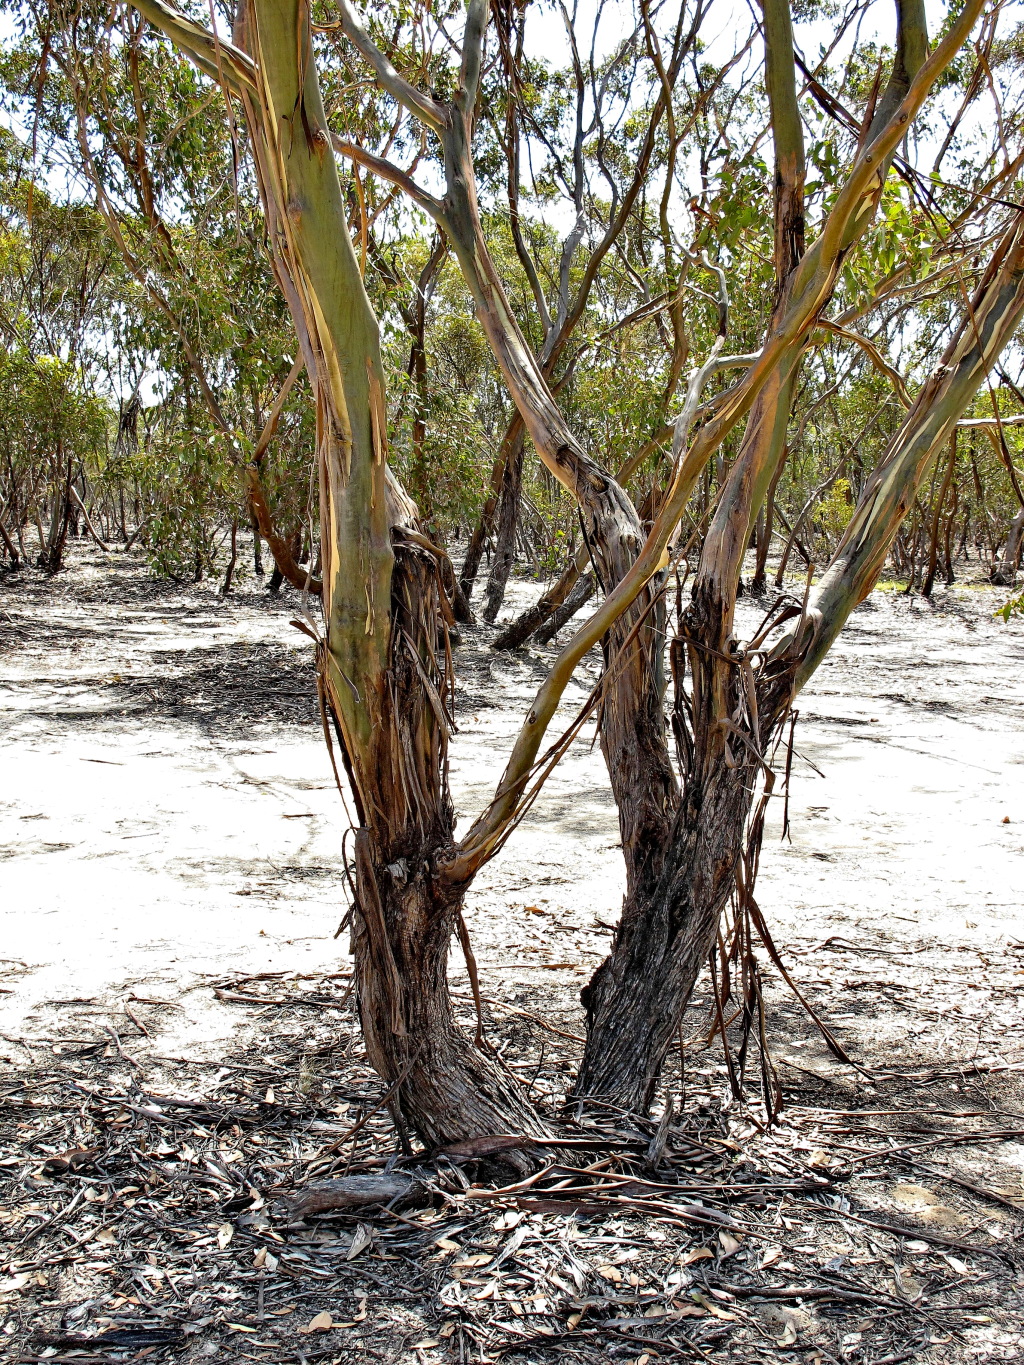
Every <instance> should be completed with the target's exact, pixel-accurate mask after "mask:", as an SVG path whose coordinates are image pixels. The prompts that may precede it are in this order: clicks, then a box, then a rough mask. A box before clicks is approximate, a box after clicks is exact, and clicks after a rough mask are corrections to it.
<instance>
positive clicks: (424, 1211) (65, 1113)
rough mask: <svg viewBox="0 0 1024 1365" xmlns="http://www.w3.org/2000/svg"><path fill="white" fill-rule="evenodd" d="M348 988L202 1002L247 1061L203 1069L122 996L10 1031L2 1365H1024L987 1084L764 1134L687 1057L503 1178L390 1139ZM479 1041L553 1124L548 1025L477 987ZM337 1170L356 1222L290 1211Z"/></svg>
mask: <svg viewBox="0 0 1024 1365" xmlns="http://www.w3.org/2000/svg"><path fill="white" fill-rule="evenodd" d="M349 984H350V983H349V981H348V980H347V979H346V978H345V977H344V976H343V975H340V974H335V975H332V976H321V975H313V976H302V975H297V974H291V975H285V974H279V975H274V976H263V977H246V978H234V979H231V980H222V981H219V982H216V983H213V985H212V989H214V990H215V991H216V992H217V995H218V997H219V998H220V999H221V1000H222V1001H224V1002H225V1003H227V1004H230V1005H232V1006H235V1007H238V1008H240V1009H242V1010H244V1011H246V1012H247V1014H248V1015H249V1016H250V1017H249V1022H248V1027H247V1036H248V1038H249V1042H248V1044H247V1046H246V1047H245V1048H244V1050H239V1051H235V1052H231V1053H230V1054H228V1055H225V1056H224V1057H223V1058H217V1059H214V1060H200V1059H196V1058H192V1059H185V1058H176V1057H173V1058H172V1057H164V1056H162V1055H161V1054H160V1051H159V1042H158V1034H159V1028H160V1018H161V1011H162V1010H163V1008H164V1004H163V1002H157V1001H148V1000H145V999H139V998H137V997H136V998H134V999H131V1000H128V1001H125V1002H124V1004H123V1007H122V1009H123V1013H122V1014H121V1015H120V1017H117V1018H115V1017H114V1016H112V1015H110V1016H108V1017H107V1018H106V1019H104V1020H102V1021H100V1020H98V1019H97V1017H96V1016H95V1015H92V1016H89V1027H91V1028H93V1029H95V1028H96V1027H97V1024H98V1025H99V1032H98V1033H95V1032H94V1033H93V1035H92V1036H90V1037H79V1038H73V1037H65V1036H63V1035H62V1036H61V1037H59V1038H54V1039H49V1040H43V1039H39V1038H32V1039H27V1038H26V1039H21V1040H16V1039H9V1040H8V1041H9V1042H10V1043H11V1044H12V1045H14V1046H15V1047H16V1048H17V1049H18V1051H19V1060H18V1061H17V1062H16V1063H14V1064H13V1065H12V1068H11V1070H10V1071H9V1074H8V1075H7V1077H6V1079H5V1081H4V1082H3V1086H2V1095H0V1099H2V1139H3V1149H2V1157H0V1174H2V1176H3V1183H4V1187H5V1188H4V1193H3V1200H2V1211H0V1232H2V1238H3V1247H4V1250H3V1262H2V1264H0V1310H2V1318H3V1327H2V1331H3V1333H4V1334H5V1336H6V1340H7V1348H6V1349H7V1351H8V1353H9V1354H8V1357H7V1358H9V1359H11V1360H12V1361H19V1362H20V1361H24V1362H29V1361H33V1362H34V1361H37V1360H54V1361H65V1360H66V1361H69V1362H70V1361H77V1362H92V1361H96V1362H100V1361H135V1360H142V1359H145V1360H152V1361H182V1362H193V1361H203V1360H206V1359H210V1358H214V1357H215V1358H216V1359H217V1360H218V1361H234V1360H238V1361H241V1360H257V1361H265V1362H269V1365H278V1362H284V1361H291V1360H295V1361H299V1362H303V1361H305V1362H310V1363H311V1362H314V1361H317V1362H320V1361H323V1362H331V1361H337V1362H347V1361H357V1360H359V1361H361V1360H366V1359H370V1360H381V1361H387V1362H396V1363H397V1362H405V1361H408V1362H410V1365H441V1362H463V1361H465V1362H469V1361H474V1362H475V1361H483V1362H486V1361H497V1360H502V1359H507V1360H515V1361H523V1362H533V1361H536V1362H541V1361H547V1360H553V1359H567V1360H577V1361H581V1362H594V1363H595V1365H596V1363H597V1362H602V1361H606V1360H619V1359H621V1360H623V1361H626V1362H629V1365H636V1363H637V1362H640V1361H643V1362H644V1365H648V1362H656V1361H661V1360H672V1359H677V1358H684V1359H689V1360H696V1359H704V1360H707V1359H713V1360H717V1361H725V1360H727V1359H728V1360H740V1361H755V1360H770V1361H779V1360H781V1361H785V1360H791V1361H793V1362H796V1361H798V1360H801V1361H808V1362H810V1365H822V1362H825V1361H828V1362H844V1361H850V1362H855V1365H861V1362H864V1363H865V1365H867V1363H868V1362H870V1365H896V1362H897V1361H903V1360H909V1359H911V1358H917V1357H919V1356H920V1357H921V1358H923V1359H927V1360H929V1361H937V1362H941V1361H946V1360H949V1361H952V1360H968V1359H970V1360H986V1359H992V1360H1009V1359H1014V1358H1017V1357H1018V1356H1019V1353H1020V1349H1021V1344H1022V1341H1021V1334H1020V1321H1021V1315H1020V1308H1021V1286H1022V1280H1021V1255H1020V1251H1019V1242H1018V1238H1019V1235H1020V1231H1021V1229H1022V1226H1024V1222H1022V1220H1024V1212H1022V1211H1021V1210H1022V1205H1024V1198H1022V1195H1024V1190H1022V1187H1021V1185H1020V1184H1019V1183H1018V1184H1017V1185H1016V1186H1011V1185H1009V1184H1006V1183H1004V1184H1002V1185H998V1184H997V1183H996V1182H995V1181H994V1179H993V1172H994V1171H995V1170H996V1164H995V1162H994V1161H992V1160H991V1156H992V1154H993V1153H995V1152H997V1151H999V1150H1001V1148H1002V1146H1003V1145H1005V1144H1017V1143H1020V1142H1021V1141H1022V1139H1024V1116H1022V1115H1020V1114H1017V1113H1014V1112H1009V1111H1008V1112H1002V1111H1000V1110H999V1109H998V1108H997V1107H996V1104H995V1102H994V1101H993V1100H992V1099H988V1100H987V1102H985V1103H979V1102H977V1097H978V1096H979V1095H981V1093H982V1087H983V1086H984V1085H985V1084H991V1083H992V1079H990V1078H987V1077H986V1076H984V1075H980V1074H979V1073H981V1072H983V1071H984V1068H979V1067H977V1066H975V1067H974V1078H973V1079H972V1080H971V1084H972V1085H973V1086H974V1089H973V1090H971V1091H970V1094H971V1096H972V1099H971V1100H967V1099H966V1097H965V1096H964V1095H962V1094H953V1095H952V1096H951V1097H950V1096H947V1094H946V1092H945V1091H943V1089H942V1073H939V1072H932V1073H927V1072H922V1071H920V1070H919V1071H918V1072H916V1073H914V1074H912V1075H909V1076H899V1075H897V1074H896V1073H889V1074H888V1075H886V1076H884V1077H883V1076H876V1077H875V1078H874V1084H873V1085H872V1086H871V1087H870V1092H871V1093H870V1094H869V1093H868V1089H867V1088H866V1087H865V1088H862V1089H861V1090H859V1091H856V1092H855V1093H854V1094H853V1095H852V1096H851V1095H850V1094H849V1093H848V1090H849V1087H848V1090H847V1092H842V1091H840V1092H836V1091H833V1092H832V1094H831V1095H827V1094H822V1093H821V1092H822V1085H823V1083H822V1082H821V1080H820V1079H819V1078H805V1081H804V1082H801V1081H798V1084H797V1087H796V1088H794V1087H792V1086H790V1087H789V1088H788V1100H789V1103H788V1106H787V1108H786V1110H785V1111H784V1113H783V1115H782V1117H781V1119H780V1121H779V1122H778V1123H777V1124H776V1125H775V1126H774V1127H772V1128H771V1129H769V1130H768V1131H762V1130H761V1129H759V1126H758V1122H757V1118H758V1114H757V1109H756V1106H755V1107H753V1108H743V1107H741V1106H739V1105H737V1104H736V1103H729V1102H728V1101H727V1098H726V1096H724V1095H723V1093H722V1088H721V1075H720V1072H721V1071H722V1070H724V1068H721V1067H718V1066H717V1065H710V1066H702V1067H700V1068H692V1074H691V1078H690V1080H689V1081H688V1083H687V1086H686V1091H685V1095H684V1098H683V1102H682V1103H681V1104H680V1103H679V1102H678V1100H677V1101H676V1105H675V1108H674V1109H671V1110H670V1111H669V1113H668V1115H667V1116H666V1115H662V1118H661V1120H660V1121H659V1120H657V1119H654V1120H651V1121H650V1122H648V1121H638V1120H637V1119H635V1118H630V1117H629V1116H625V1115H617V1114H614V1113H611V1112H609V1111H604V1112H590V1113H578V1112H577V1111H576V1110H575V1109H574V1110H573V1111H571V1112H570V1113H569V1114H568V1115H564V1114H563V1120H567V1121H563V1123H562V1126H561V1131H562V1132H563V1133H564V1134H565V1137H564V1138H563V1139H562V1140H561V1141H560V1143H559V1144H557V1145H555V1146H552V1147H550V1148H547V1149H545V1151H544V1153H543V1154H542V1158H543V1159H542V1161H541V1163H540V1165H539V1166H538V1167H537V1168H536V1169H535V1170H534V1172H533V1173H532V1174H531V1175H530V1176H528V1177H526V1178H525V1179H524V1178H516V1179H510V1173H509V1171H508V1168H507V1167H502V1166H501V1165H500V1164H499V1163H500V1157H501V1147H502V1144H501V1143H500V1142H495V1141H494V1140H491V1141H490V1142H487V1141H477V1142H472V1141H471V1142H469V1143H466V1144H461V1146H460V1147H458V1148H454V1149H448V1151H447V1152H443V1153H433V1154H430V1153H424V1152H407V1151H403V1148H402V1144H401V1142H400V1140H399V1139H398V1136H397V1135H396V1133H395V1130H394V1127H393V1124H392V1122H391V1118H390V1116H389V1113H388V1110H387V1106H386V1104H384V1103H382V1100H383V1094H382V1088H381V1086H380V1083H379V1080H378V1079H377V1078H376V1077H375V1076H374V1075H373V1073H372V1072H371V1071H370V1070H369V1068H368V1067H367V1065H366V1062H365V1058H364V1057H363V1056H362V1055H361V1045H360V1044H359V1041H358V1033H357V1031H356V1029H355V1025H354V1021H353V1019H352V1014H351V998H350V993H349ZM467 1009H468V1005H467ZM466 1022H467V1024H469V1023H470V1022H471V1021H470V1020H468V1019H467V1020H466ZM486 1022H487V1027H488V1032H489V1035H490V1036H491V1038H492V1040H493V1041H494V1042H495V1044H496V1045H497V1046H498V1047H499V1050H501V1051H502V1052H503V1053H504V1055H505V1056H506V1060H507V1061H508V1062H509V1063H510V1064H512V1065H513V1066H515V1067H516V1068H517V1069H519V1068H521V1069H522V1070H521V1074H524V1075H525V1076H526V1077H527V1079H528V1080H532V1082H533V1083H534V1085H535V1087H536V1090H537V1092H538V1093H541V1094H542V1095H545V1096H546V1103H547V1104H548V1105H549V1107H550V1110H551V1113H552V1116H553V1117H554V1116H555V1115H556V1114H557V1113H559V1112H560V1111H559V1108H558V1106H559V1104H560V1101H561V1096H562V1092H563V1091H564V1086H565V1077H566V1071H567V1068H568V1065H569V1062H570V1060H571V1057H572V1055H573V1054H572V1051H571V1044H570V1043H569V1042H568V1041H567V1040H566V1037H565V1032H564V1030H563V1031H554V1030H553V1028H552V1026H550V1025H549V1026H548V1027H543V1026H542V1024H541V1022H540V1021H539V1020H538V1021H532V1022H531V1020H530V1018H529V1016H528V1012H524V1011H522V1010H521V1009H518V1007H516V1006H515V1005H513V1004H511V1003H508V1002H502V1001H500V1000H498V999H494V1001H493V1004H492V1005H491V1007H490V1008H489V1009H488V1010H487V1018H486ZM69 1024H70V1021H69ZM70 1027H75V1025H70ZM80 1031H82V1032H84V1031H85V1030H84V1028H83V1029H81V1030H80ZM129 1036H130V1041H129V1040H128V1038H129ZM513 1039H514V1040H515V1041H514V1042H513V1041H512V1040H513ZM705 1060H712V1061H713V1060H714V1053H708V1054H707V1056H706V1058H705ZM702 1073H703V1074H702ZM969 1075H970V1068H968V1069H967V1071H965V1072H962V1073H961V1076H960V1079H961V1080H962V1081H963V1080H965V1079H967V1078H968V1076H969ZM801 1084H804V1089H803V1090H802V1091H801V1089H800V1085H801ZM826 1088H827V1087H826ZM801 1100H803V1101H804V1102H803V1103H801V1102H799V1101H801ZM837 1100H838V1101H841V1102H837ZM504 1145H505V1146H506V1147H508V1146H510V1145H514V1144H512V1143H506V1144H504ZM999 1169H1002V1170H1006V1169H1009V1167H1007V1166H1006V1165H1005V1164H1003V1165H1001V1166H1000V1167H999ZM354 1176H361V1177H364V1178H365V1180H364V1188H365V1185H366V1184H369V1186H370V1187H372V1188H374V1189H378V1190H379V1193H378V1195H377V1198H376V1202H371V1203H364V1204H361V1205H359V1206H351V1207H347V1208H345V1209H340V1210H333V1211H326V1212H320V1213H313V1212H306V1213H305V1214H304V1213H303V1207H304V1206H306V1207H309V1206H310V1204H311V1197H312V1196H314V1195H315V1192H316V1191H317V1190H318V1189H326V1190H328V1191H329V1190H330V1189H332V1188H336V1187H332V1185H331V1182H332V1181H333V1182H337V1181H339V1180H340V1181H342V1182H345V1181H351V1178H352V1177H354ZM396 1190H397V1191H398V1195H397V1196H396V1195H395V1191H396ZM403 1192H404V1193H403ZM312 1202H314V1203H315V1202H316V1201H315V1199H312ZM329 1202H330V1199H329V1198H328V1200H327V1203H328V1204H329Z"/></svg>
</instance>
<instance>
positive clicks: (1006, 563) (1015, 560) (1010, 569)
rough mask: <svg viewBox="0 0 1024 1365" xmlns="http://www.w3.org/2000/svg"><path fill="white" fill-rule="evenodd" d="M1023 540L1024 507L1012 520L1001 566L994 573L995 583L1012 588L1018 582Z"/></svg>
mask: <svg viewBox="0 0 1024 1365" xmlns="http://www.w3.org/2000/svg"><path fill="white" fill-rule="evenodd" d="M1022 542H1024V507H1022V508H1021V509H1020V511H1019V512H1018V513H1017V515H1016V516H1015V517H1014V519H1013V520H1012V521H1011V522H1010V530H1009V532H1008V534H1007V537H1006V544H1005V545H1004V546H1003V557H1002V559H1001V560H1000V562H999V567H998V568H997V569H996V570H995V572H994V573H993V575H992V582H993V583H997V584H999V585H1001V586H1002V587H1007V588H1012V587H1013V585H1014V583H1016V581H1017V569H1018V568H1019V566H1020V555H1021V546H1022Z"/></svg>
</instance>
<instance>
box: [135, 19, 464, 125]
mask: <svg viewBox="0 0 1024 1365" xmlns="http://www.w3.org/2000/svg"><path fill="white" fill-rule="evenodd" d="M152 2H153V0H146V3H152ZM338 8H339V10H340V11H341V27H342V29H343V31H344V33H345V36H346V38H348V40H349V41H350V42H351V43H352V44H353V46H354V47H356V48H357V49H358V51H359V52H360V54H361V55H362V56H363V57H364V58H365V59H366V60H367V61H368V62H369V63H370V65H371V66H372V67H373V70H374V74H375V75H376V77H377V80H378V81H379V82H380V85H381V87H382V88H383V89H384V90H386V91H387V92H388V94H389V95H391V96H392V98H393V99H396V100H397V101H398V103H399V104H400V105H402V107H403V108H404V109H408V111H409V113H410V114H412V115H413V116H414V117H415V118H418V119H419V120H420V122H421V123H425V124H426V125H427V127H428V128H432V129H433V130H434V132H435V133H440V132H441V131H442V129H444V128H445V127H446V126H447V124H448V114H447V112H446V111H445V109H444V107H443V106H442V105H440V104H438V103H437V101H436V100H433V99H431V98H430V96H429V95H424V94H423V92H422V91H420V90H417V89H416V87H415V86H414V85H411V84H410V83H409V81H407V80H406V79H405V77H404V76H401V75H399V73H398V72H397V71H396V70H395V68H394V66H393V65H392V64H391V62H390V61H388V59H387V57H385V55H384V53H383V52H381V50H380V48H379V47H378V46H377V44H376V43H375V42H374V41H373V39H372V38H371V37H370V35H369V34H368V33H367V31H366V29H365V28H363V26H362V24H361V23H360V22H359V20H358V19H357V18H356V13H355V10H354V9H353V8H352V6H351V5H350V4H349V3H348V0H338Z"/></svg>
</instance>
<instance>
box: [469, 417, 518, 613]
mask: <svg viewBox="0 0 1024 1365" xmlns="http://www.w3.org/2000/svg"><path fill="white" fill-rule="evenodd" d="M517 440H518V441H519V442H520V443H521V442H522V440H523V419H522V418H521V417H520V415H519V413H518V412H516V414H515V415H514V416H513V418H512V420H511V422H510V423H509V425H508V429H507V430H506V432H505V435H504V437H503V439H502V442H501V448H500V449H499V451H498V456H497V459H496V460H495V461H494V464H493V466H492V468H491V481H490V485H489V487H488V491H487V497H486V499H485V500H484V505H483V507H482V509H481V511H480V518H479V520H478V521H477V524H476V526H475V527H474V528H473V534H472V535H471V536H470V538H469V544H468V545H467V547H466V554H465V557H464V558H463V561H462V570H461V572H460V574H459V583H460V584H461V586H462V592H463V595H464V597H465V599H466V601H467V602H469V601H471V599H472V597H473V587H474V585H475V583H476V576H477V574H478V573H479V572H480V561H481V560H482V559H483V557H484V551H485V550H486V548H487V542H488V541H489V540H490V538H491V533H492V532H493V530H494V517H495V514H496V513H497V510H498V499H499V498H500V496H501V486H502V482H503V480H504V478H505V465H506V464H507V462H508V458H509V452H510V451H511V450H512V448H513V446H514V445H515V443H516V441H517Z"/></svg>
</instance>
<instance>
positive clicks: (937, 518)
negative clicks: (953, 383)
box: [921, 433, 956, 597]
mask: <svg viewBox="0 0 1024 1365" xmlns="http://www.w3.org/2000/svg"><path fill="white" fill-rule="evenodd" d="M955 467H956V434H955V433H954V435H953V440H952V442H951V444H950V448H949V461H948V462H947V464H946V474H945V478H944V479H943V480H942V487H941V488H940V489H939V496H938V497H937V498H936V500H935V511H934V513H933V514H932V524H931V537H930V540H929V543H928V568H927V569H926V570H925V576H924V583H923V584H922V585H921V593H922V596H924V597H931V595H932V588H933V587H934V586H935V571H936V569H937V568H938V565H939V533H940V531H941V529H942V509H943V507H944V506H945V503H946V495H947V494H948V493H949V486H950V484H951V483H952V482H953V470H954V468H955Z"/></svg>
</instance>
